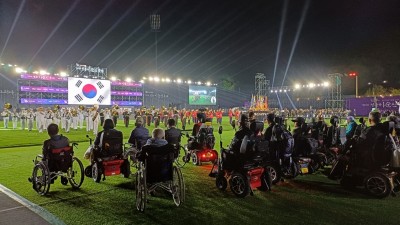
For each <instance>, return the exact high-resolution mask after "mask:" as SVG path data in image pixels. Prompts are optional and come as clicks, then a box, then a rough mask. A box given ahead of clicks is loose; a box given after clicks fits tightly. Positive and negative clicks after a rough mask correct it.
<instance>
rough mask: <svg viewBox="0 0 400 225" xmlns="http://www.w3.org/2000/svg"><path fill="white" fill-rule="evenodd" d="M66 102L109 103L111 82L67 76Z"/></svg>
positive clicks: (83, 103)
mask: <svg viewBox="0 0 400 225" xmlns="http://www.w3.org/2000/svg"><path fill="white" fill-rule="evenodd" d="M68 104H72V105H74V104H79V105H94V104H98V105H111V82H110V81H109V80H96V79H84V78H75V77H68Z"/></svg>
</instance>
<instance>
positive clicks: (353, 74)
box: [348, 72, 358, 98]
mask: <svg viewBox="0 0 400 225" xmlns="http://www.w3.org/2000/svg"><path fill="white" fill-rule="evenodd" d="M348 75H349V77H355V78H356V98H358V73H356V72H350V73H349V74H348Z"/></svg>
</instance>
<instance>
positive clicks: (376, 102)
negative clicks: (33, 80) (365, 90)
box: [368, 82, 378, 109]
mask: <svg viewBox="0 0 400 225" xmlns="http://www.w3.org/2000/svg"><path fill="white" fill-rule="evenodd" d="M368 85H372V96H374V108H375V109H378V101H377V99H376V95H375V84H373V83H371V82H368Z"/></svg>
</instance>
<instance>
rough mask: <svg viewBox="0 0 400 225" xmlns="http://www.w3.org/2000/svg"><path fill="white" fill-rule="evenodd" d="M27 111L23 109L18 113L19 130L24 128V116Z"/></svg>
mask: <svg viewBox="0 0 400 225" xmlns="http://www.w3.org/2000/svg"><path fill="white" fill-rule="evenodd" d="M27 114H28V113H27V112H26V110H25V109H22V110H21V113H19V115H18V116H19V119H20V120H21V130H25V127H26V116H27Z"/></svg>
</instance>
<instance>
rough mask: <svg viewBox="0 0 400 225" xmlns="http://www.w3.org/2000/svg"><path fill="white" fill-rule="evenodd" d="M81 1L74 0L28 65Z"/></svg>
mask: <svg viewBox="0 0 400 225" xmlns="http://www.w3.org/2000/svg"><path fill="white" fill-rule="evenodd" d="M80 1H81V0H76V1H74V3H73V4H72V5H71V7H70V8H69V9H68V11H67V12H66V13H65V14H64V16H63V17H62V18H61V20H60V21H59V22H58V24H57V25H56V27H55V28H54V29H53V30H52V31H51V33H50V35H49V36H47V38H46V40H45V41H44V42H43V43H42V45H41V46H40V48H39V49H38V50H37V51H36V53H35V54H34V55H33V56H32V58H31V60H30V61H29V63H28V65H31V64H32V62H33V60H34V59H35V58H36V56H37V55H38V54H39V52H40V51H41V50H42V49H43V47H44V46H45V45H46V44H47V42H48V41H49V40H50V38H52V37H53V35H54V34H55V33H56V32H57V30H58V28H60V26H61V25H62V24H63V23H64V21H65V19H67V17H68V16H69V14H71V12H72V10H74V9H75V7H76V6H77V5H78V3H79V2H80Z"/></svg>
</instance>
